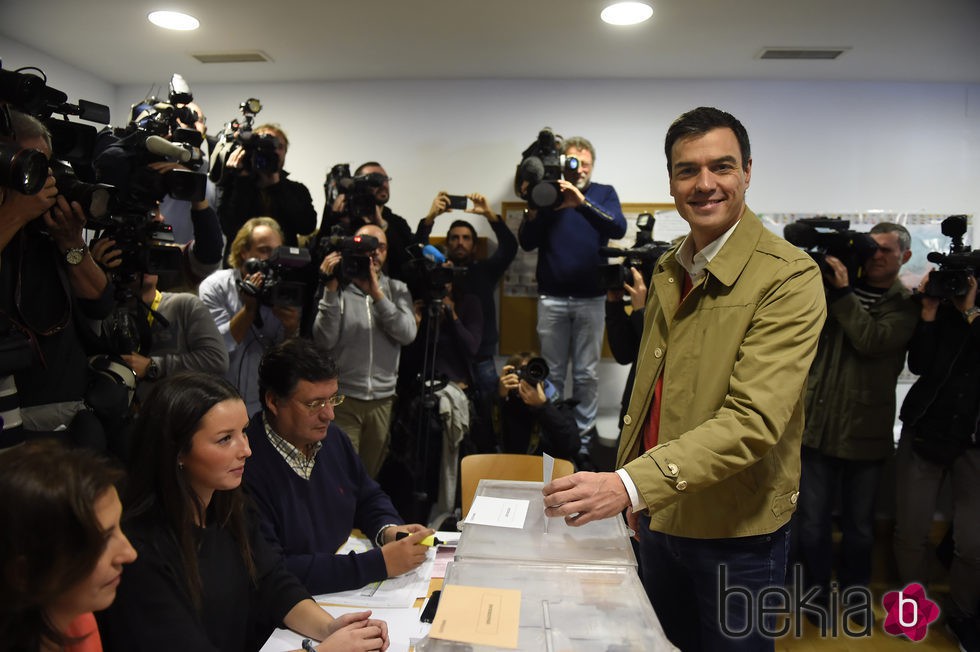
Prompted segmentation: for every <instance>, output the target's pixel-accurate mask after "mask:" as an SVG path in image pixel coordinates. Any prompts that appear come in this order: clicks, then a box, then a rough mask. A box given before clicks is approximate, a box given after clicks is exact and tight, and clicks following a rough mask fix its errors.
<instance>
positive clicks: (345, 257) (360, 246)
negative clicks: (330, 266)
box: [317, 224, 380, 283]
mask: <svg viewBox="0 0 980 652" xmlns="http://www.w3.org/2000/svg"><path fill="white" fill-rule="evenodd" d="M379 244H380V242H379V241H378V239H377V238H375V237H374V236H370V235H347V232H346V231H345V230H344V227H342V226H340V225H339V224H337V225H334V226H333V228H331V229H330V233H329V234H328V235H326V236H324V237H322V238H320V242H318V243H317V258H318V259H319V260H323V258H325V257H326V255H327V254H329V253H332V252H334V251H339V252H340V266H339V267H337V268H336V270H335V271H334V276H335V277H336V278H337V280H339V281H340V282H341V283H347V282H349V281H352V280H354V279H362V280H364V279H369V278H371V252H372V251H374V250H375V249H377V248H378V245H379Z"/></svg>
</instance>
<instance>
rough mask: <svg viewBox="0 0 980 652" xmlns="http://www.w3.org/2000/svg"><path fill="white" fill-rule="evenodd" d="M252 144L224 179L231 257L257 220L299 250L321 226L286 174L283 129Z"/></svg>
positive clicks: (264, 131)
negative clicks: (273, 225) (267, 220)
mask: <svg viewBox="0 0 980 652" xmlns="http://www.w3.org/2000/svg"><path fill="white" fill-rule="evenodd" d="M256 139H258V140H256ZM252 140H256V143H257V147H255V148H246V147H239V148H238V149H236V150H235V151H234V152H232V153H231V154H230V155H229V156H228V160H227V161H226V162H225V167H226V168H228V172H229V173H228V174H226V175H225V176H224V178H223V182H222V183H223V188H222V195H221V203H220V204H219V206H218V217H219V219H220V220H221V230H222V231H223V232H224V234H225V238H226V240H227V245H226V247H225V251H226V253H229V252H230V250H231V243H232V241H233V240H234V239H235V237H236V234H237V233H238V230H239V229H240V228H241V227H242V225H244V224H245V222H246V221H247V220H249V219H251V218H253V217H260V216H263V217H271V218H273V219H274V220H276V222H278V223H279V226H280V228H281V230H282V240H283V244H286V245H290V246H296V244H297V236H298V235H303V234H307V233H310V232H312V231H313V230H314V229H315V228H316V209H314V208H313V198H312V197H311V196H310V191H309V189H307V187H306V186H304V185H303V184H302V183H299V182H298V181H292V180H290V179H289V178H288V176H289V173H288V172H286V171H285V170H283V166H284V165H285V164H286V151H287V150H288V148H289V139H288V138H286V134H285V132H283V130H282V129H281V128H280V127H279V126H278V125H275V124H264V125H260V126H258V127H256V128H255V130H254V132H253V136H252ZM266 150H269V151H266ZM256 407H257V404H256ZM251 411H252V406H251V404H250V405H249V413H251Z"/></svg>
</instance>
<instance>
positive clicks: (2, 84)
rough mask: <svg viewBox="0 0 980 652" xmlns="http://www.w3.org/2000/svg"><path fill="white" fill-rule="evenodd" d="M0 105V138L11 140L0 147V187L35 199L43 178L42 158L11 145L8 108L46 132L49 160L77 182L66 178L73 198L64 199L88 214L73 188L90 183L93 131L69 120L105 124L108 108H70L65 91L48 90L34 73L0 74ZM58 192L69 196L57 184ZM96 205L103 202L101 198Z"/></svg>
mask: <svg viewBox="0 0 980 652" xmlns="http://www.w3.org/2000/svg"><path fill="white" fill-rule="evenodd" d="M22 70H28V71H32V72H21V71H22ZM35 73H36V74H35ZM0 100H2V101H4V102H6V105H4V106H0V138H2V139H6V140H9V141H11V142H7V143H0V185H2V186H6V187H9V188H12V189H13V190H17V191H18V192H21V193H24V194H34V193H36V192H38V191H39V190H40V189H41V188H42V187H44V183H45V181H46V180H47V177H48V160H47V157H46V156H44V154H42V153H41V152H38V151H36V150H31V149H21V148H20V147H18V146H17V145H16V143H15V142H14V141H15V140H16V134H15V133H14V129H13V125H12V123H11V119H10V114H9V108H13V109H16V110H18V111H21V112H22V113H26V114H28V115H31V116H33V117H35V118H37V119H38V120H40V121H41V122H42V123H43V124H44V126H45V127H47V129H48V131H50V132H51V144H52V156H51V158H52V160H53V161H55V160H57V161H63V162H64V165H66V166H72V167H74V169H75V170H76V171H77V172H78V177H81V180H79V179H78V178H77V177H76V176H75V175H74V174H72V175H69V176H71V177H72V178H73V179H74V183H73V186H74V194H72V195H71V196H70V197H69V200H77V201H80V203H82V205H83V207H84V208H86V211H87V212H88V211H89V210H91V207H90V205H88V204H86V203H85V201H84V199H85V197H86V196H87V195H86V191H84V190H82V188H83V187H82V186H78V185H77V184H78V183H88V182H90V181H92V180H93V179H92V173H91V162H92V150H93V147H94V144H95V139H96V133H97V132H96V129H95V127H93V126H91V125H83V124H79V123H77V122H70V121H69V120H68V116H69V115H72V116H77V117H78V118H79V119H81V120H85V121H88V122H96V123H100V124H108V122H109V108H108V107H107V106H105V105H103V104H96V103H95V102H90V101H88V100H79V101H78V104H71V103H69V102H68V96H67V95H66V94H65V93H64V92H62V91H59V90H58V89H56V88H52V87H50V86H48V85H47V78H46V77H45V76H44V73H43V72H42V71H41V70H39V69H37V68H22V69H20V70H3V69H0ZM8 107H9V108H8ZM55 114H60V115H61V116H62V118H61V119H59V118H55V117H53V116H54V115H55ZM56 174H57V172H56ZM65 176H66V175H65V174H63V175H61V177H65ZM58 189H59V192H61V193H62V194H66V195H67V194H68V193H67V192H66V189H65V188H63V187H62V184H61V181H59V183H58ZM93 190H94V189H93ZM95 194H96V195H99V194H100V193H99V192H95ZM98 201H101V202H103V203H104V201H105V197H104V195H102V196H101V199H99V200H98ZM96 210H97V209H96Z"/></svg>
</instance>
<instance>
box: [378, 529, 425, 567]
mask: <svg viewBox="0 0 980 652" xmlns="http://www.w3.org/2000/svg"><path fill="white" fill-rule="evenodd" d="M393 529H395V528H388V530H386V531H385V538H387V535H388V532H389V531H391V530H393ZM432 534H435V530H430V529H428V528H423V529H421V530H418V531H416V532H413V533H412V534H410V535H408V536H407V537H405V538H404V539H401V540H400V541H392V542H390V543H386V544H384V545H383V546H381V555H382V556H383V557H384V560H385V569H386V570H387V571H388V577H398V576H399V575H403V574H405V573H407V572H408V571H410V570H413V569H415V568H418V567H419V566H421V565H422V562H424V561H425V554H426V552H427V551H428V550H429V548H428V547H427V546H423V545H419V541H421V540H422V539H424V538H425V537H427V536H429V535H432ZM394 536H395V535H394V534H392V537H394Z"/></svg>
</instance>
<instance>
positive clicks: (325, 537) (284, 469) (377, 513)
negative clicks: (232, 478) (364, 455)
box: [245, 414, 402, 594]
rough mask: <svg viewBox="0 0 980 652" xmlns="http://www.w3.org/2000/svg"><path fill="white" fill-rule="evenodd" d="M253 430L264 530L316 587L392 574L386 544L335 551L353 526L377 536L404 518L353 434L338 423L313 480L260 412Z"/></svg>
mask: <svg viewBox="0 0 980 652" xmlns="http://www.w3.org/2000/svg"><path fill="white" fill-rule="evenodd" d="M246 432H247V433H248V437H249V444H250V445H251V448H252V457H251V458H249V460H248V462H246V464H245V482H246V485H247V488H248V491H249V493H250V494H251V496H252V497H253V499H254V500H255V503H256V505H257V506H258V508H259V513H260V514H261V515H262V532H263V534H265V536H266V538H267V539H268V540H269V542H270V543H271V544H272V545H273V547H275V548H277V549H279V550H281V551H282V553H283V555H284V557H285V561H286V568H288V569H289V570H290V571H291V572H293V573H294V574H295V575H296V577H298V578H299V579H300V581H301V582H303V583H304V584H305V585H306V588H307V589H308V590H309V591H310V593H313V594H320V593H335V592H337V591H347V590H350V589H356V588H359V587H362V586H364V585H365V584H369V583H371V582H377V581H380V580H383V579H385V578H387V577H388V573H387V570H386V568H385V562H384V558H383V557H382V555H381V550H380V549H379V548H374V549H372V550H369V551H368V552H363V553H350V554H348V555H338V554H335V552H336V551H337V548H339V547H340V546H341V545H342V544H343V543H344V542H345V541H347V537H348V535H350V532H351V529H353V528H358V529H360V530H361V532H363V533H364V534H365V535H367V536H368V537H370V538H371V540H374V537H375V535H376V534H377V533H378V530H380V529H381V527H382V526H384V525H387V524H389V523H392V524H398V525H401V524H402V519H401V518H400V517H399V516H398V512H397V511H396V510H395V508H394V507H393V506H392V504H391V499H390V498H388V495H387V494H386V493H385V492H384V491H383V490H382V489H381V487H380V486H379V485H378V483H377V482H375V481H374V480H372V479H371V477H370V476H368V474H367V472H365V470H364V465H363V464H362V463H361V458H360V457H358V455H357V453H356V452H355V451H354V447H353V446H352V445H351V443H350V439H349V438H348V437H347V435H346V434H345V433H344V432H343V431H342V430H341V429H340V428H339V427H337V426H336V425H334V424H330V427H329V429H328V430H327V436H326V438H325V439H324V440H323V447H322V448H321V449H320V451H319V452H318V453H317V455H316V463H315V464H314V466H313V474H312V475H311V476H310V479H309V481H307V480H304V479H303V478H301V477H300V476H299V475H297V474H296V472H295V471H293V470H292V469H291V468H289V465H288V464H287V463H286V461H285V460H284V459H283V458H282V455H280V454H279V452H278V451H277V450H276V449H275V448H273V446H272V444H271V443H270V442H269V439H268V437H266V434H265V427H264V426H263V423H262V417H261V415H260V414H256V415H255V416H254V417H252V421H251V423H250V424H249V426H248V429H247V431H246Z"/></svg>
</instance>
